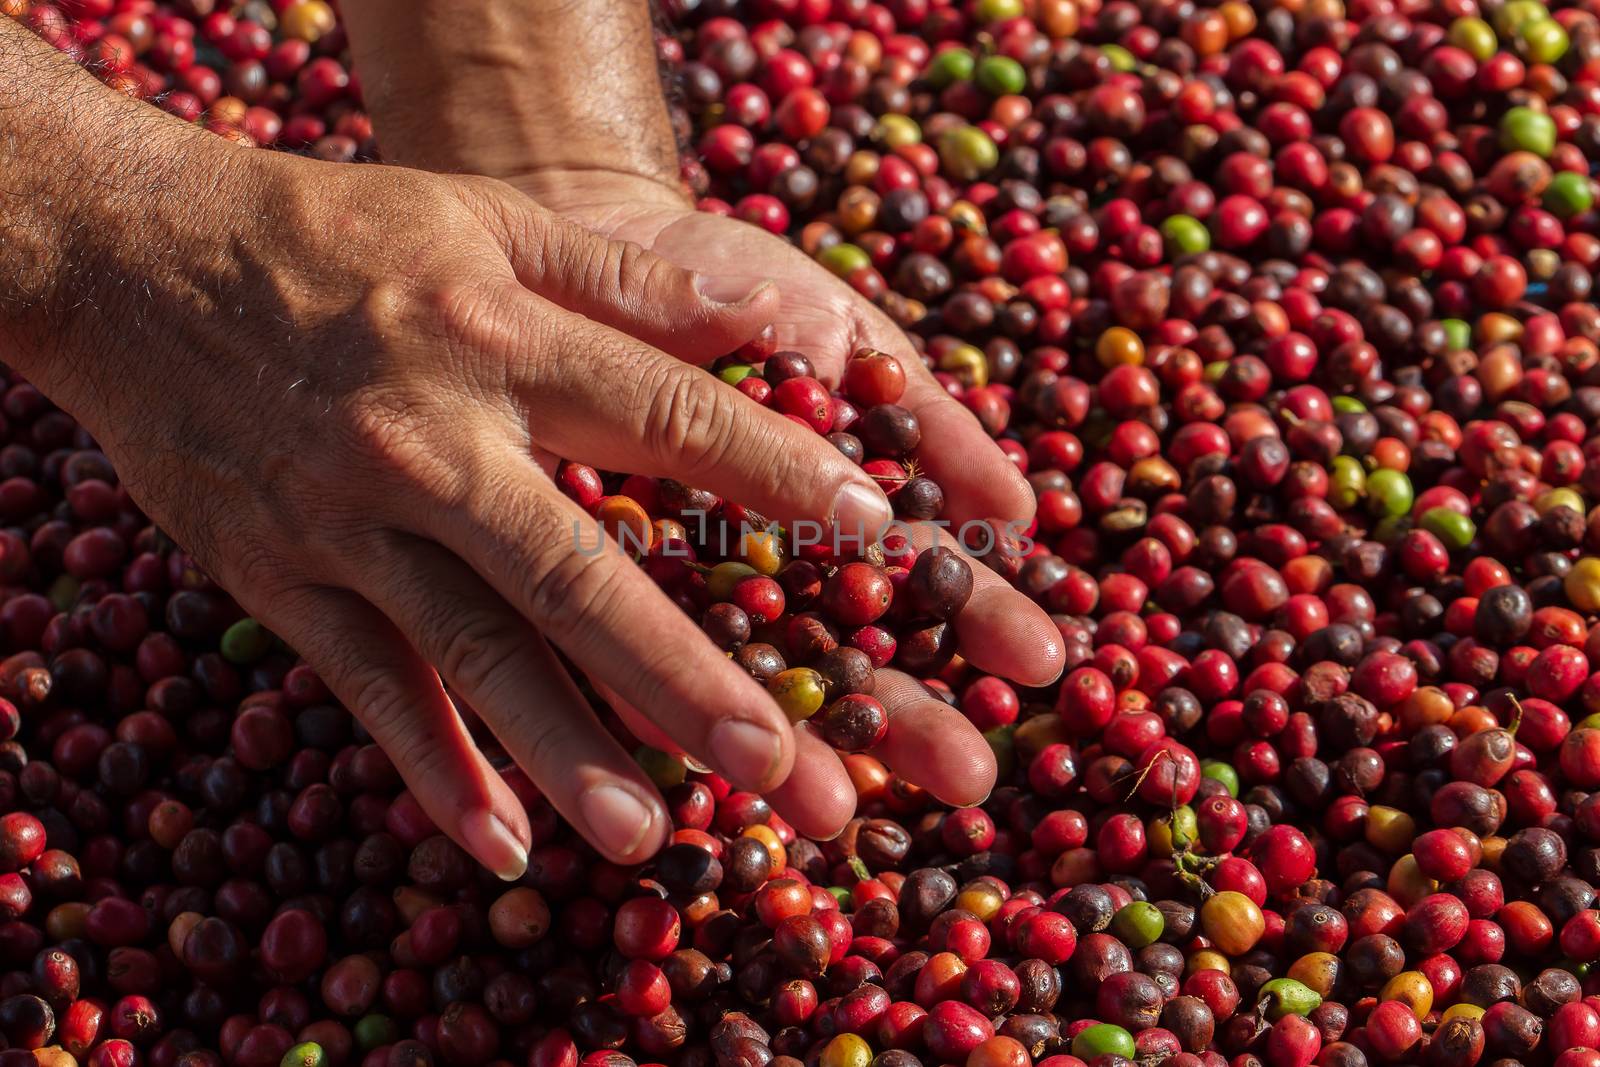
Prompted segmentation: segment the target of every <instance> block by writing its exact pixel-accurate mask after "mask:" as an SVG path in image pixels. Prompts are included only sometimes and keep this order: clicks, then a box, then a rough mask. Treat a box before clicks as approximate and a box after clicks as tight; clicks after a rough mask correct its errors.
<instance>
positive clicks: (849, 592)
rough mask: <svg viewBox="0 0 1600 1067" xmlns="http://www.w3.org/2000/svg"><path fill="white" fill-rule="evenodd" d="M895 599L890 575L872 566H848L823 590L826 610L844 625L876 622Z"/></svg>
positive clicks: (862, 624) (857, 564) (853, 564)
mask: <svg viewBox="0 0 1600 1067" xmlns="http://www.w3.org/2000/svg"><path fill="white" fill-rule="evenodd" d="M893 599H894V590H893V588H892V587H891V585H890V583H889V579H888V576H886V575H885V574H884V573H883V571H882V570H880V569H879V568H877V567H874V566H873V565H872V564H870V563H847V564H845V565H844V566H843V567H840V568H839V570H838V571H837V572H836V573H835V574H834V575H833V576H832V577H831V578H829V579H828V581H827V583H826V584H824V585H823V587H822V604H823V608H824V610H825V611H827V613H828V615H829V616H830V617H832V618H833V619H836V620H837V621H838V622H839V623H840V625H843V626H852V627H855V626H865V625H867V624H869V623H872V622H875V621H876V620H878V619H879V618H881V617H882V616H883V614H884V612H886V611H888V610H889V604H890V602H891V601H892V600H893Z"/></svg>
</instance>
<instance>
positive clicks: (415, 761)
mask: <svg viewBox="0 0 1600 1067" xmlns="http://www.w3.org/2000/svg"><path fill="white" fill-rule="evenodd" d="M352 692H353V693H354V694H355V698H354V699H355V702H354V704H352V705H351V707H352V708H353V710H354V712H355V715H356V717H357V718H358V719H360V720H361V724H362V725H363V726H364V727H366V729H367V732H368V733H369V734H371V735H372V736H373V737H374V738H378V739H380V742H381V744H382V745H383V749H384V751H385V752H387V753H388V754H389V757H390V758H391V759H392V760H394V763H395V766H396V767H399V768H403V769H404V771H405V773H406V774H407V775H413V776H420V777H430V776H431V772H433V771H434V770H435V769H436V768H438V767H439V765H440V763H441V761H442V759H443V754H444V746H443V745H442V744H441V743H440V739H439V738H436V737H434V736H433V731H432V730H431V729H430V728H429V726H428V724H427V722H426V721H425V719H424V718H423V717H422V716H420V715H418V714H417V713H416V705H415V704H414V703H413V701H412V700H411V695H410V694H409V693H408V692H407V690H406V687H405V685H404V683H402V682H401V681H400V679H399V678H397V677H396V676H395V675H393V674H391V673H389V672H388V671H384V670H370V671H363V672H362V673H361V674H358V675H357V677H356V678H355V679H353V683H352Z"/></svg>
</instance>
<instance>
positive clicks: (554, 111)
mask: <svg viewBox="0 0 1600 1067" xmlns="http://www.w3.org/2000/svg"><path fill="white" fill-rule="evenodd" d="M342 11H343V13H344V18H345V21H346V24H347V25H348V26H349V29H350V41H351V48H352V50H353V52H354V55H355V66H356V70H357V72H358V74H359V75H360V77H361V84H362V91H363V93H364V96H365V98H366V102H367V106H368V107H369V109H370V110H371V111H372V113H373V117H374V120H375V122H376V125H377V129H378V137H379V141H380V143H381V144H382V146H383V150H384V154H385V156H386V157H388V158H389V159H391V160H393V161H395V162H399V163H405V164H407V165H412V166H419V167H423V168H426V169H428V170H440V171H452V172H464V171H470V172H474V173H479V174H489V175H494V176H509V175H513V174H525V173H527V172H528V171H529V170H530V168H531V169H535V170H544V169H548V170H585V169H606V170H615V171H621V172H624V173H629V174H637V175H641V176H643V177H646V178H650V179H652V180H655V181H659V182H662V183H664V184H667V185H673V186H675V185H676V183H677V175H678V167H677V146H676V143H675V140H674V137H673V133H672V124H671V121H670V119H669V118H668V114H667V108H666V101H665V99H664V96H663V93H662V89H661V82H660V76H659V73H658V69H657V64H656V53H655V42H654V34H653V30H652V25H651V17H650V9H649V5H648V3H647V2H646V0H413V2H409V3H404V4H394V3H392V2H391V0H345V3H344V4H343V5H342Z"/></svg>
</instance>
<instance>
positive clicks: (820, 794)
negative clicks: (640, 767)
mask: <svg viewBox="0 0 1600 1067" xmlns="http://www.w3.org/2000/svg"><path fill="white" fill-rule="evenodd" d="M595 690H596V692H598V693H599V694H600V696H601V698H602V699H604V700H605V702H606V703H607V704H610V705H611V709H612V710H613V711H615V712H616V713H617V717H618V718H620V719H621V720H622V723H623V725H624V726H626V727H627V728H628V730H629V731H630V732H631V733H632V734H633V735H634V737H636V738H638V739H639V741H640V742H641V743H643V744H646V745H650V746H651V747H653V748H664V749H665V750H667V751H672V750H673V749H674V748H675V747H676V746H674V745H673V744H672V742H671V740H670V739H669V738H667V737H665V735H663V734H662V733H661V731H660V728H659V727H657V726H656V725H655V723H653V722H651V721H650V720H649V719H648V718H646V717H645V715H644V714H643V713H642V712H640V711H639V709H638V708H635V707H634V706H633V705H631V704H629V703H628V702H627V701H626V700H623V699H622V698H621V697H620V696H619V695H618V694H617V693H616V692H615V691H614V690H612V689H611V688H610V687H609V686H607V685H605V684H604V683H603V682H600V683H595ZM766 797H767V800H768V802H770V803H771V804H772V806H773V809H774V810H776V811H777V813H778V814H779V815H782V816H783V818H784V820H785V821H787V822H788V823H789V825H790V826H793V827H794V828H795V829H796V830H797V831H799V832H800V833H801V834H803V835H805V836H806V837H813V838H817V839H819V840H824V841H826V840H828V839H830V838H832V837H834V836H836V835H837V834H838V833H839V831H840V830H843V829H844V825H845V823H847V822H849V821H850V819H851V817H852V816H853V815H855V811H856V791H855V788H854V787H853V786H852V785H851V784H850V776H849V774H847V773H846V772H845V769H844V764H843V763H841V762H839V755H838V753H836V752H835V751H834V750H833V749H831V748H829V747H828V744H827V743H826V742H825V741H823V740H822V739H821V738H820V737H818V736H817V733H816V731H814V730H812V729H811V727H810V726H809V725H807V724H801V725H799V726H796V727H795V757H794V769H793V770H792V771H790V772H789V777H787V778H785V779H784V780H783V784H781V785H779V786H778V787H777V788H775V789H771V790H768V792H767V794H766Z"/></svg>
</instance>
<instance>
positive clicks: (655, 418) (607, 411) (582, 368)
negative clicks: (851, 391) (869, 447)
mask: <svg viewBox="0 0 1600 1067" xmlns="http://www.w3.org/2000/svg"><path fill="white" fill-rule="evenodd" d="M562 327H564V328H565V329H564V332H563V334H562V336H561V337H560V338H557V339H556V340H557V342H558V343H560V344H561V345H562V347H564V348H566V349H568V350H571V351H573V352H574V358H573V359H571V360H567V361H566V362H565V364H564V365H562V366H557V367H554V368H548V369H546V370H544V371H542V373H541V380H540V382H539V384H538V386H537V387H536V388H534V387H530V388H528V389H527V390H525V391H526V392H528V394H529V395H528V403H529V408H530V411H529V419H530V423H531V424H533V425H536V426H538V427H539V436H540V442H541V443H542V444H543V445H544V446H545V447H546V448H549V449H550V450H552V451H554V452H557V453H559V454H561V455H564V456H569V457H571V458H574V459H578V460H581V461H583V462H586V463H590V464H593V465H594V466H597V467H601V468H607V469H612V470H628V471H633V472H636V473H639V474H649V475H656V476H659V477H669V478H673V479H676V480H678V481H681V482H685V483H687V484H690V485H693V486H696V487H698V488H701V489H706V490H709V491H711V492H713V493H716V494H717V495H719V496H721V497H723V498H724V499H729V500H737V501H739V502H740V503H741V504H744V505H746V506H748V507H751V508H754V509H755V510H757V511H759V512H760V513H762V514H763V515H767V516H770V517H772V518H774V519H778V520H780V521H783V522H793V521H796V520H802V519H803V520H809V521H812V522H817V523H831V524H834V525H835V526H837V527H838V528H839V529H841V530H843V531H845V532H846V533H848V534H849V535H850V536H852V537H854V536H858V535H865V536H867V537H869V538H875V537H876V536H877V534H878V532H879V531H881V530H882V529H883V527H884V526H885V525H886V524H887V523H888V522H889V520H890V518H891V517H892V515H893V512H892V510H891V508H890V507H889V501H888V498H887V497H885V496H884V494H883V490H882V489H880V488H879V487H878V485H877V483H876V482H874V481H873V480H872V479H871V478H870V477H868V476H867V475H866V474H865V473H864V472H863V471H862V470H861V468H860V467H858V466H857V465H856V464H854V463H852V462H851V461H850V460H849V459H847V458H845V456H844V455H842V454H841V453H840V452H839V450H838V449H836V448H834V447H833V446H832V445H831V444H829V443H828V442H827V440H826V439H825V438H823V437H821V436H819V435H817V434H816V433H813V432H812V431H811V430H810V429H808V428H806V427H804V426H800V425H797V424H796V423H795V422H794V421H793V420H792V419H789V418H787V417H786V416H783V415H780V414H778V413H777V412H775V411H772V410H771V409H768V408H764V407H761V406H760V405H758V404H754V403H751V402H750V400H749V399H748V398H746V397H745V396H743V395H742V394H740V393H739V392H738V391H737V390H735V389H731V388H729V387H728V386H727V385H725V384H723V383H722V382H720V381H718V380H716V379H715V378H713V377H712V376H711V375H709V374H706V373H705V372H703V371H701V370H698V369H697V368H694V367H690V366H686V365H685V364H683V363H682V362H680V361H678V360H675V359H671V358H670V357H668V356H665V355H663V354H661V353H659V352H653V351H651V350H649V349H646V348H643V347H641V346H640V345H638V344H637V343H636V342H634V341H632V340H631V339H628V338H625V337H623V336H622V335H620V334H618V333H616V332H615V331H612V330H604V329H598V328H596V327H594V326H593V325H592V324H589V323H584V322H581V321H579V320H575V319H569V320H566V321H565V322H563V323H560V324H558V328H562ZM579 353H581V356H580V355H579Z"/></svg>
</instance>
